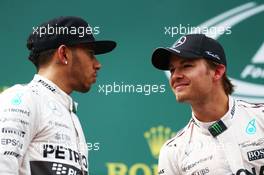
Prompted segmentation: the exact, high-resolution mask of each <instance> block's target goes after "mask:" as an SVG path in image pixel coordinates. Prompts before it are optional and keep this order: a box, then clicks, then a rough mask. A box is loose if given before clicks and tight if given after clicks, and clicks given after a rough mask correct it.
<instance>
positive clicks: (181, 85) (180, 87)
mask: <svg viewBox="0 0 264 175" xmlns="http://www.w3.org/2000/svg"><path fill="white" fill-rule="evenodd" d="M188 85H189V83H186V82H184V83H175V84H174V85H173V89H175V90H176V91H181V90H183V89H184V88H185V87H186V86H188Z"/></svg>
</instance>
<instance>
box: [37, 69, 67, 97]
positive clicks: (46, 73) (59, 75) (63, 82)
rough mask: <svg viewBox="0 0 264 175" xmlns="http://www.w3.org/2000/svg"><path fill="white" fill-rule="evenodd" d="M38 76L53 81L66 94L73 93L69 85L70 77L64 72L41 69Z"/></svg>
mask: <svg viewBox="0 0 264 175" xmlns="http://www.w3.org/2000/svg"><path fill="white" fill-rule="evenodd" d="M38 74H39V75H41V76H43V77H45V78H47V79H48V80H50V81H52V82H53V83H54V84H56V85H57V86H58V87H59V88H60V89H61V90H62V91H64V92H65V93H66V94H68V95H69V94H71V93H72V89H71V88H70V86H69V85H68V76H66V75H65V74H64V73H63V72H62V71H56V70H55V69H53V68H52V67H46V68H45V69H39V71H38Z"/></svg>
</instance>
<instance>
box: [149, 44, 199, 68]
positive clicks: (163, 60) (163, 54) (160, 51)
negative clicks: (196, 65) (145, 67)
mask: <svg viewBox="0 0 264 175" xmlns="http://www.w3.org/2000/svg"><path fill="white" fill-rule="evenodd" d="M171 54H174V55H176V56H179V57H182V58H198V57H200V56H199V55H196V54H193V53H190V52H184V51H177V50H175V49H172V48H169V47H168V48H163V47H160V48H157V49H156V50H155V51H154V52H153V54H152V59H151V61H152V64H153V66H154V67H156V68H157V69H160V70H169V64H170V57H171Z"/></svg>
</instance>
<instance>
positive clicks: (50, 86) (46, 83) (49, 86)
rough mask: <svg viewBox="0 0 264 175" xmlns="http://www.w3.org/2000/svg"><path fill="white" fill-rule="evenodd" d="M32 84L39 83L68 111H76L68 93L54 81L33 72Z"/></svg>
mask: <svg viewBox="0 0 264 175" xmlns="http://www.w3.org/2000/svg"><path fill="white" fill-rule="evenodd" d="M32 83H34V84H40V85H41V86H42V87H44V89H46V91H47V92H48V93H50V94H53V95H54V96H55V98H56V99H58V100H59V101H60V102H61V103H62V104H63V105H64V106H65V107H66V108H67V109H69V111H72V112H76V110H77V105H78V104H77V103H76V102H74V101H73V100H72V98H71V96H69V95H68V94H66V93H65V92H64V91H63V90H62V89H60V88H59V87H58V86H57V85H56V84H55V83H53V82H52V81H50V80H49V79H47V78H45V77H43V76H41V75H39V74H35V75H34V78H33V80H32Z"/></svg>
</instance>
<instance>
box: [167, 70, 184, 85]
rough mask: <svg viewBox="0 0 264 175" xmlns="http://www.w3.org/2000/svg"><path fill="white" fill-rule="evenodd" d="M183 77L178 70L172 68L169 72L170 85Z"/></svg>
mask: <svg viewBox="0 0 264 175" xmlns="http://www.w3.org/2000/svg"><path fill="white" fill-rule="evenodd" d="M183 78H184V75H183V74H182V73H181V72H180V71H179V70H176V69H175V70H174V71H173V72H171V76H170V85H171V86H173V84H174V83H175V82H177V81H179V80H181V79H183Z"/></svg>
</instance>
